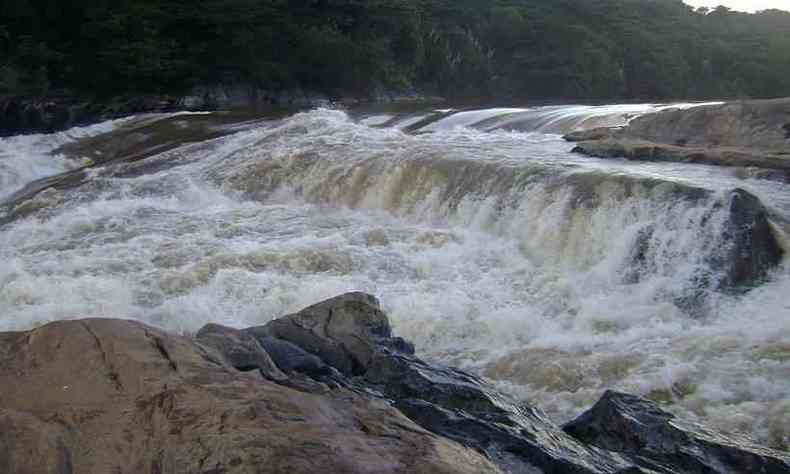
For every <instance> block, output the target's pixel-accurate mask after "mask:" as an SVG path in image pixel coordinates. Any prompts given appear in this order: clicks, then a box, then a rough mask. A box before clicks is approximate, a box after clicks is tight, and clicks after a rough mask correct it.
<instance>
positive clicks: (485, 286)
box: [0, 110, 790, 446]
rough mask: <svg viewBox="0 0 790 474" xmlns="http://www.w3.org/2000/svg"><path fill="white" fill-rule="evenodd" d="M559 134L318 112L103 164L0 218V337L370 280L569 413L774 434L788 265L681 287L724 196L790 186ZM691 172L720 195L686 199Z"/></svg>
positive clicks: (439, 356) (456, 352)
mask: <svg viewBox="0 0 790 474" xmlns="http://www.w3.org/2000/svg"><path fill="white" fill-rule="evenodd" d="M568 149H569V147H568V144H566V143H564V142H562V141H560V140H558V139H557V138H556V137H550V136H546V135H538V134H525V133H513V132H503V131H498V132H495V133H483V132H480V131H475V130H470V129H468V128H457V127H455V128H453V129H452V130H448V131H444V132H437V133H433V134H429V135H420V136H411V135H408V134H404V133H402V132H400V131H399V130H395V129H371V128H369V127H367V126H365V125H363V124H358V123H354V122H353V121H351V120H349V118H348V117H347V116H346V115H345V114H344V113H343V112H339V111H335V110H316V111H312V112H307V113H302V114H298V115H296V116H293V117H291V118H289V119H286V120H284V121H282V122H278V123H274V124H267V125H265V126H261V127H258V128H254V129H251V130H246V131H242V132H239V133H237V134H235V135H232V136H229V137H224V138H220V139H215V140H212V141H210V142H206V143H202V144H194V145H190V146H187V147H182V148H180V149H178V150H174V151H170V152H167V153H166V154H164V155H162V156H159V157H154V158H151V159H150V160H157V159H165V158H174V159H178V160H181V166H179V167H174V168H168V169H165V170H163V171H159V172H157V173H155V174H150V175H143V176H141V177H138V178H128V177H127V178H124V179H116V178H114V177H113V175H112V172H111V170H105V171H103V172H97V173H96V174H95V176H94V177H93V178H92V181H91V182H90V183H88V184H87V185H85V186H83V187H82V188H81V189H79V190H74V191H67V192H65V193H63V194H62V195H60V196H59V198H58V199H53V200H52V204H51V206H52V207H51V208H49V209H48V210H47V213H46V214H45V215H46V218H44V215H42V217H41V218H36V217H31V218H28V219H25V220H21V221H18V222H16V223H14V224H12V225H8V226H5V227H3V228H2V229H0V262H2V265H0V330H11V329H25V328H30V327H32V326H35V325H37V324H42V323H44V322H47V321H51V320H53V319H65V318H77V317H89V316H102V317H117V318H134V319H139V320H142V321H146V322H148V323H150V324H155V325H158V326H160V327H163V328H166V329H169V330H173V331H178V332H181V331H186V332H193V331H196V330H197V329H199V328H200V327H201V326H202V325H203V324H204V323H206V322H209V321H214V322H219V323H223V324H228V325H231V326H237V327H245V326H249V325H254V324H261V323H264V322H266V321H268V320H270V319H272V318H274V317H277V316H280V315H282V314H286V313H288V312H292V311H295V310H298V309H300V308H301V307H304V306H307V305H309V304H312V303H315V302H316V301H319V300H321V299H323V298H327V297H331V296H334V295H336V294H338V293H341V292H345V291H351V290H361V291H368V292H371V293H374V294H377V295H378V296H379V297H380V298H381V300H382V302H383V305H384V307H385V309H386V310H387V311H388V312H389V314H390V316H391V318H392V321H393V324H394V326H395V331H396V332H397V333H398V334H399V335H402V336H404V337H406V338H408V339H411V340H413V341H414V342H415V343H416V344H417V348H418V351H419V352H420V354H421V355H423V356H425V357H428V358H430V359H433V360H439V361H444V362H448V363H453V364H458V365H460V366H462V367H464V368H467V369H470V370H475V371H478V372H479V373H482V374H484V375H487V376H490V377H493V378H494V379H496V381H497V383H499V384H500V385H501V386H502V387H503V388H505V389H506V390H509V391H511V392H512V393H513V394H515V395H517V396H519V397H522V398H524V399H525V400H528V401H530V402H532V403H535V404H537V405H539V406H541V407H543V408H545V409H547V410H548V411H549V412H550V413H551V415H552V416H554V417H555V418H556V419H558V420H560V421H562V420H566V419H568V418H570V417H572V416H573V415H575V414H576V413H578V412H579V411H580V410H582V409H583V408H586V407H588V406H589V404H590V403H592V402H593V401H594V400H595V399H596V398H597V397H598V396H600V394H601V393H602V392H603V390H604V389H606V388H620V389H625V390H630V391H634V392H638V393H642V394H650V395H651V396H653V397H654V398H658V399H662V398H666V400H668V401H670V402H671V405H670V408H671V409H673V410H675V411H678V412H683V413H685V414H686V415H687V416H698V417H700V418H701V419H703V420H705V421H707V422H708V423H711V424H714V425H716V426H718V427H721V428H725V429H732V430H743V431H746V432H750V433H752V434H754V435H756V436H757V437H759V438H760V439H761V440H763V441H768V442H770V443H771V444H773V445H775V446H780V445H781V444H782V443H783V442H786V439H787V436H788V428H787V427H788V426H790V415H788V413H790V412H789V411H788V410H790V403H789V402H788V395H787V394H788V393H790V377H789V376H788V374H789V373H790V372H788V371H790V346H788V341H790V306H788V303H787V299H786V297H785V295H786V294H787V292H788V291H790V274H788V271H787V270H786V269H782V270H779V271H778V272H777V274H776V275H774V276H773V278H772V279H771V281H770V282H769V283H768V284H766V285H764V286H762V287H760V288H758V289H756V290H754V291H752V292H751V293H749V294H747V295H745V296H742V297H736V296H727V297H724V296H721V295H718V294H715V293H714V294H711V298H710V300H709V302H708V304H709V306H710V308H711V311H710V312H709V313H708V314H707V315H706V316H705V317H703V318H699V319H694V318H691V317H690V316H689V315H687V314H685V313H684V312H683V311H682V310H681V309H680V308H678V306H677V305H676V304H675V300H676V298H678V297H682V296H683V295H685V294H687V292H688V291H689V290H690V289H693V284H692V283H691V281H692V280H693V277H694V275H696V274H697V272H699V271H702V270H705V269H706V268H707V266H706V265H707V263H706V262H705V261H704V260H703V259H701V258H700V256H701V255H704V254H706V253H708V252H711V251H713V249H715V248H716V246H717V245H718V242H719V240H717V239H718V238H719V236H720V232H719V231H720V230H721V229H720V228H717V226H720V225H721V218H722V214H721V213H720V211H717V208H716V206H715V202H716V199H718V198H719V197H720V196H719V194H718V193H719V192H720V191H721V190H726V189H730V188H732V187H733V186H734V185H736V184H743V185H744V186H747V187H749V189H750V190H752V191H754V192H755V193H757V194H759V195H761V197H762V198H763V199H764V200H766V202H767V203H768V204H772V205H775V204H776V202H787V196H786V195H787V194H788V193H789V192H790V191H788V190H787V189H784V188H782V187H778V188H777V187H775V186H774V184H772V183H767V182H758V181H749V182H745V183H743V182H740V181H738V180H737V179H736V178H734V177H732V176H731V175H729V174H727V173H726V171H723V170H720V169H716V168H709V167H700V166H688V167H685V168H683V169H678V168H677V166H678V165H669V164H667V165H666V166H664V165H662V164H655V163H653V164H649V165H639V164H634V163H621V162H606V161H597V160H593V159H585V160H582V159H579V158H578V157H575V156H574V155H571V154H569V153H568ZM145 163H146V162H141V163H138V164H135V166H145ZM663 181H665V182H664V183H663V184H656V182H663ZM651 183H652V184H651ZM672 183H675V184H672ZM686 185H694V186H702V187H707V188H709V189H711V196H710V197H709V198H706V199H699V200H696V201H694V200H683V199H678V198H677V194H676V192H677V191H678V189H679V188H680V187H682V186H686ZM76 198H79V200H77V199H76ZM783 200H785V201H783ZM776 209H777V212H787V211H786V209H785V208H784V207H782V206H778V207H777V208H776ZM649 227H652V228H654V229H655V231H654V233H653V235H652V237H650V239H651V246H650V250H649V251H648V252H647V253H646V254H645V255H644V257H643V262H644V263H643V264H642V265H641V267H640V266H637V267H635V266H634V264H633V249H634V243H635V241H636V240H637V239H638V238H639V235H640V232H643V231H644V230H645V229H647V228H649ZM636 270H638V271H640V272H641V273H640V274H639V279H638V281H635V280H633V279H631V280H629V278H627V276H628V275H626V274H627V273H628V272H632V271H636ZM628 281H632V282H631V283H628Z"/></svg>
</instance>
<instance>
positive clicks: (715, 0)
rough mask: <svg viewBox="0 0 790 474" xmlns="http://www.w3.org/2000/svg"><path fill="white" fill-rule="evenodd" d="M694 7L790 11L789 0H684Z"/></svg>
mask: <svg viewBox="0 0 790 474" xmlns="http://www.w3.org/2000/svg"><path fill="white" fill-rule="evenodd" d="M684 1H685V2H686V3H688V4H689V5H692V6H694V7H716V6H718V5H724V6H726V7H730V8H731V9H733V10H738V11H744V12H753V11H757V10H767V9H769V8H778V9H780V10H790V0H684Z"/></svg>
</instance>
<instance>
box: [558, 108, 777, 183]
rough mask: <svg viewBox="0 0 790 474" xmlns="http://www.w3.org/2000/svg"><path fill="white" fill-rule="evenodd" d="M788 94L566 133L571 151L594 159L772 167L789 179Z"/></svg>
mask: <svg viewBox="0 0 790 474" xmlns="http://www.w3.org/2000/svg"><path fill="white" fill-rule="evenodd" d="M789 118H790V99H776V100H760V101H742V102H728V103H724V104H716V105H705V106H700V107H694V108H689V109H670V110H665V111H662V112H658V113H655V114H649V115H645V116H642V117H639V118H636V119H634V120H633V121H631V123H630V124H629V125H628V126H626V127H622V128H614V129H594V130H587V131H580V132H574V133H570V134H568V135H566V136H565V139H566V140H568V141H571V142H576V143H577V145H576V147H575V148H574V150H573V151H574V152H576V153H581V154H585V155H588V156H594V157H598V158H626V159H629V160H637V161H668V162H676V163H702V164H711V165H718V166H732V167H755V168H760V169H766V170H771V173H770V179H782V180H784V181H785V182H790V140H788V133H787V128H786V127H787V121H788V119H789Z"/></svg>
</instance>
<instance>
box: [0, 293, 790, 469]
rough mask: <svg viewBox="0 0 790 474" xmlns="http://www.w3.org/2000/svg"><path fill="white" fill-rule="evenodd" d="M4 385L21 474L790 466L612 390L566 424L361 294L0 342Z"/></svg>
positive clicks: (100, 323) (12, 453) (2, 400)
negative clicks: (419, 343) (242, 317)
mask: <svg viewBox="0 0 790 474" xmlns="http://www.w3.org/2000/svg"><path fill="white" fill-rule="evenodd" d="M0 387H3V389H2V390H0V472H13V473H16V474H33V473H35V474H40V473H45V474H46V473H52V474H65V473H76V472H79V473H86V474H92V473H97V474H98V473H105V472H118V473H127V472H128V473H132V472H134V473H150V474H154V473H156V474H165V473H168V474H169V473H173V474H175V473H178V474H180V473H280V472H282V473H286V472H287V473H300V472H305V473H308V472H310V473H312V472H343V473H345V472H349V473H351V472H354V473H357V472H360V473H426V474H427V473H447V474H450V473H462V474H463V473H469V474H472V473H492V474H494V473H527V474H534V473H546V474H548V473H571V474H573V473H612V474H614V473H619V474H626V473H634V474H639V473H643V474H647V473H664V474H681V473H686V472H694V473H696V472H700V473H701V472H705V473H722V474H724V473H731V472H763V473H767V474H773V473H775V472H788V471H787V470H786V469H787V467H788V462H787V457H786V456H785V455H783V454H781V453H776V452H774V451H771V450H767V449H761V448H755V447H753V446H752V445H751V444H749V443H747V442H741V441H740V440H735V439H732V438H724V437H722V436H720V435H715V434H711V433H708V432H707V431H705V430H704V429H702V428H699V427H691V425H681V424H680V423H679V421H678V420H675V419H674V418H673V417H672V416H671V415H669V414H667V413H665V412H662V411H660V410H659V409H658V408H656V407H655V406H654V405H652V404H650V402H647V401H645V400H642V399H640V398H637V397H630V396H626V395H621V394H613V393H611V392H610V393H607V395H606V396H605V397H604V398H603V399H602V400H601V401H600V402H599V403H598V404H597V405H596V406H595V407H594V408H593V409H592V410H591V411H590V412H589V413H587V414H585V415H584V416H582V417H580V418H579V419H578V420H576V421H575V422H573V423H571V424H569V425H568V426H566V427H565V429H564V430H563V429H561V428H560V427H559V426H557V425H555V424H553V423H552V422H551V421H549V420H548V419H546V417H545V416H543V415H542V414H541V413H540V411H539V410H537V409H535V408H532V407H529V406H525V405H520V404H518V403H516V402H514V401H513V400H511V399H509V398H508V397H507V396H505V395H503V394H501V393H498V392H497V391H495V390H494V389H493V388H492V387H491V386H490V385H489V384H488V383H487V382H486V381H485V380H482V379H480V378H478V377H476V376H474V375H471V374H468V373H465V372H463V371H461V370H457V369H453V368H449V367H443V366H440V365H436V364H431V363H428V362H425V361H423V360H420V359H419V358H417V357H415V356H414V354H413V348H412V347H411V345H409V344H407V343H406V342H405V341H403V340H401V339H399V338H394V337H392V334H391V329H390V325H389V321H388V319H387V317H386V315H385V314H384V313H383V312H382V311H381V308H380V307H379V304H378V301H377V300H376V299H375V298H374V297H372V296H370V295H366V294H363V293H350V294H346V295H342V296H339V297H337V298H333V299H330V300H327V301H324V302H322V303H319V304H317V305H314V306H311V307H309V308H306V309H305V310H302V311H300V312H298V313H295V314H292V315H289V316H286V317H284V318H281V319H278V320H274V321H272V322H270V323H268V324H266V325H264V326H261V327H255V328H249V329H246V330H236V329H232V328H227V327H224V326H219V325H215V324H210V325H207V326H205V327H204V328H203V329H201V330H200V331H199V332H198V333H197V335H196V336H195V338H193V339H190V338H185V337H180V336H175V335H169V334H166V333H163V332H161V331H158V330H156V329H153V328H150V327H147V326H144V325H142V324H140V323H137V322H131V321H120V320H96V319H94V320H84V321H61V322H56V323H52V324H48V325H46V326H44V327H41V328H39V329H35V330H32V331H28V332H17V333H0ZM739 469H740V470H739Z"/></svg>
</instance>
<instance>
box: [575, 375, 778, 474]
mask: <svg viewBox="0 0 790 474" xmlns="http://www.w3.org/2000/svg"><path fill="white" fill-rule="evenodd" d="M564 429H565V431H566V432H567V433H569V434H571V435H573V436H574V437H576V438H577V439H579V440H580V441H582V442H584V443H589V444H591V445H594V446H597V447H599V448H601V449H607V450H610V451H615V452H618V453H623V454H625V455H627V456H629V458H631V459H633V460H634V461H635V462H637V463H638V464H640V465H642V466H644V467H646V468H650V469H654V470H655V471H657V472H665V473H689V474H695V473H700V474H702V473H705V474H730V473H731V474H736V473H747V472H754V473H763V474H780V473H782V474H786V473H788V472H790V455H788V454H786V453H780V452H777V451H772V450H770V449H765V448H761V447H756V446H753V445H752V444H750V443H749V442H748V441H744V440H740V439H736V438H733V437H726V436H724V435H722V434H719V433H713V432H711V431H709V430H707V429H705V428H704V427H701V426H698V425H694V424H691V423H688V422H684V421H682V420H679V419H677V418H676V417H675V416H674V415H672V414H670V413H667V412H666V411H663V410H661V409H660V408H659V407H658V406H657V405H656V404H655V403H653V402H651V401H649V400H645V399H643V398H639V397H636V396H633V395H628V394H624V393H618V392H612V391H608V392H606V393H605V394H604V396H603V397H602V398H601V400H599V401H598V403H596V404H595V406H593V407H592V409H590V410H589V411H587V412H585V413H584V414H582V415H581V416H579V417H578V418H577V419H576V420H574V421H572V422H570V423H568V424H567V425H565V427H564Z"/></svg>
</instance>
